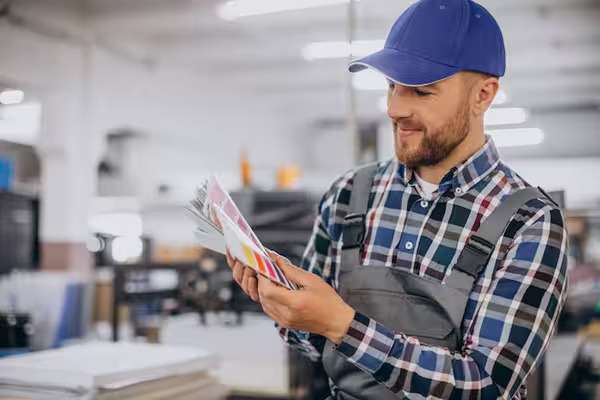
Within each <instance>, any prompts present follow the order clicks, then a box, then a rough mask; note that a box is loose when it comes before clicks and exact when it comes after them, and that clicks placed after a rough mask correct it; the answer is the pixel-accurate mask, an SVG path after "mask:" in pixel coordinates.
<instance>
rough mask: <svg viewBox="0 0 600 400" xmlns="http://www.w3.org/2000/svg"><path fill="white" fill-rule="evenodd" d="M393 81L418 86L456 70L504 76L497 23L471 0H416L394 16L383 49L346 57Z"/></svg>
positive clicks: (352, 69) (352, 66)
mask: <svg viewBox="0 0 600 400" xmlns="http://www.w3.org/2000/svg"><path fill="white" fill-rule="evenodd" d="M365 68H371V69H374V70H376V71H379V72H380V73H382V74H383V75H385V76H386V77H387V78H388V79H390V80H391V81H393V82H396V83H399V84H402V85H405V86H422V85H428V84H431V83H434V82H438V81H441V80H444V79H446V78H449V77H450V76H452V75H454V74H456V73H457V72H460V71H477V72H483V73H486V74H489V75H493V76H497V77H500V76H504V72H505V70H506V53H505V49H504V39H503V37H502V31H501V30H500V27H499V26H498V23H497V22H496V20H495V19H494V17H492V15H491V14H490V13H489V12H488V11H487V10H486V9H485V8H484V7H483V6H481V5H479V4H477V3H475V2H474V1H471V0H420V1H417V2H416V3H414V4H412V5H411V6H410V7H409V8H408V9H407V10H406V11H404V12H403V13H402V15H400V17H399V18H398V19H397V20H396V22H395V23H394V25H393V26H392V29H391V30H390V33H389V34H388V37H387V39H386V41H385V45H384V47H383V49H382V50H379V51H378V52H376V53H373V54H371V55H368V56H366V57H364V58H361V59H359V60H356V61H353V62H351V63H350V66H349V70H350V72H358V71H362V70H363V69H365Z"/></svg>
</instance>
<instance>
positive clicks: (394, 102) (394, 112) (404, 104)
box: [387, 83, 413, 120]
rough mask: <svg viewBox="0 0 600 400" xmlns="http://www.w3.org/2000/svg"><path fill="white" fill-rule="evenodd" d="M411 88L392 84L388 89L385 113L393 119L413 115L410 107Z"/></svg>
mask: <svg viewBox="0 0 600 400" xmlns="http://www.w3.org/2000/svg"><path fill="white" fill-rule="evenodd" d="M411 91H412V88H410V87H408V86H402V85H399V84H397V83H396V84H393V86H391V87H390V89H389V91H388V97H387V114H388V117H390V118H391V119H393V120H396V119H404V118H410V117H411V116H412V115H413V111H412V108H411V96H410V95H411Z"/></svg>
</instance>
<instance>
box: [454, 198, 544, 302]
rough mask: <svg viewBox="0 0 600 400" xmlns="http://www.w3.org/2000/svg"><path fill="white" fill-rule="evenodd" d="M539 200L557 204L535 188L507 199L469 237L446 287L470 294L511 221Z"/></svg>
mask: <svg viewBox="0 0 600 400" xmlns="http://www.w3.org/2000/svg"><path fill="white" fill-rule="evenodd" d="M540 197H547V198H548V199H550V201H552V202H553V203H554V201H553V200H552V199H551V198H550V197H549V196H548V195H547V194H546V193H545V192H544V191H543V190H542V189H541V188H536V187H528V188H524V189H520V190H518V191H516V192H514V193H512V194H510V195H508V196H507V197H505V198H504V199H503V200H502V203H500V205H499V206H498V207H497V208H496V209H495V210H494V211H492V213H491V214H490V215H489V216H488V217H487V218H486V219H485V221H483V223H482V224H481V225H480V226H479V229H478V230H477V231H476V232H474V233H473V234H472V235H471V237H469V239H468V240H467V244H466V245H465V247H464V249H463V251H462V253H461V254H460V256H459V257H458V261H457V262H456V264H455V265H454V267H453V269H452V271H451V272H450V276H449V277H448V279H447V281H446V284H447V285H449V286H451V287H454V288H456V289H459V290H462V291H466V292H470V291H471V289H472V288H473V284H474V283H475V280H476V279H477V277H478V276H479V274H480V273H481V272H482V271H483V270H484V268H485V266H486V265H487V262H488V259H489V257H490V255H491V254H492V252H493V251H494V248H495V247H496V243H498V241H499V240H501V238H502V235H503V234H504V231H505V230H506V228H507V226H508V223H509V222H510V220H511V219H512V217H513V216H514V215H515V214H516V212H517V211H518V210H519V208H521V207H522V206H523V205H525V204H526V203H527V202H528V201H529V200H533V199H537V198H540ZM555 204H556V203H555Z"/></svg>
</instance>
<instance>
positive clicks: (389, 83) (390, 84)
mask: <svg viewBox="0 0 600 400" xmlns="http://www.w3.org/2000/svg"><path fill="white" fill-rule="evenodd" d="M387 83H388V89H389V90H394V82H392V81H390V80H388V81H387Z"/></svg>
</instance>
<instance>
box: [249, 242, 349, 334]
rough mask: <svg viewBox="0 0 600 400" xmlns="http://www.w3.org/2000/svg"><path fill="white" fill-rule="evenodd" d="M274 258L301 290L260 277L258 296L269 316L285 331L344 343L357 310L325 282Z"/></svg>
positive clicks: (282, 260) (273, 256)
mask: <svg viewBox="0 0 600 400" xmlns="http://www.w3.org/2000/svg"><path fill="white" fill-rule="evenodd" d="M271 258H272V259H273V260H274V261H275V262H276V263H277V265H279V267H280V268H281V270H282V271H283V273H284V274H285V276H286V277H287V278H288V279H289V280H291V281H293V282H294V283H296V284H297V285H298V286H299V287H301V289H300V290H288V289H285V288H283V287H281V286H279V285H277V284H275V283H273V282H271V281H270V280H269V279H268V278H266V277H264V276H259V277H258V295H259V298H260V304H261V305H262V308H263V310H264V311H265V313H266V314H267V315H268V316H269V317H271V318H272V319H273V320H275V321H277V323H278V324H279V325H280V326H282V327H284V328H291V329H298V330H302V331H307V332H311V333H316V334H318V335H321V336H325V337H326V338H328V339H329V340H331V341H332V342H334V343H336V344H339V343H341V341H342V339H343V338H344V335H345V334H346V332H347V331H348V327H349V326H350V323H351V322H352V320H353V319H354V309H352V307H350V306H349V305H348V304H346V303H345V302H344V300H342V298H341V297H340V296H339V295H338V294H337V293H336V291H335V290H334V289H333V288H332V287H331V286H329V285H328V284H327V283H326V282H325V281H324V280H323V279H321V278H320V277H318V276H317V275H314V274H312V273H310V272H307V271H304V270H303V269H301V268H298V267H296V266H294V265H292V264H291V263H290V262H289V260H287V259H286V258H284V257H282V256H280V255H279V254H277V253H275V252H271Z"/></svg>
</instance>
